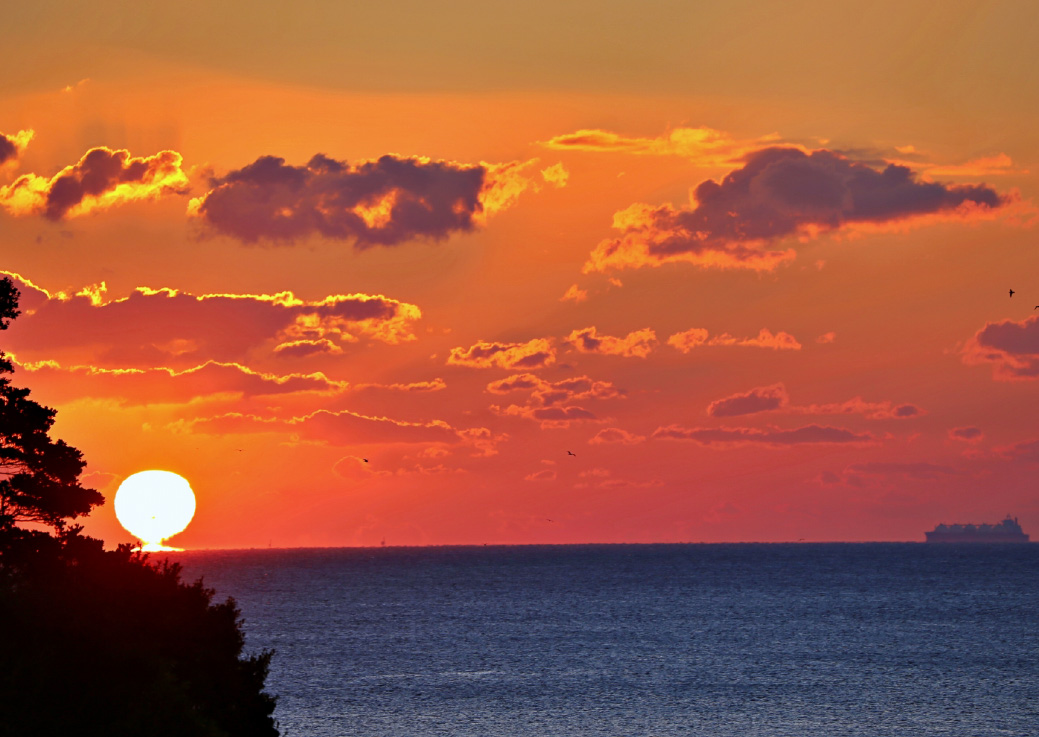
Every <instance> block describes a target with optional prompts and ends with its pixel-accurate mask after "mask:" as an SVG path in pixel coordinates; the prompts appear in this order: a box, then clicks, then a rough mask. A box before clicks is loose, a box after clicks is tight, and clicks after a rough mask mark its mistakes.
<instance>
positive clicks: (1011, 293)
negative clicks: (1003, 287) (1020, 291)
mask: <svg viewBox="0 0 1039 737" xmlns="http://www.w3.org/2000/svg"><path fill="white" fill-rule="evenodd" d="M1010 296H1011V297H1013V296H1014V290H1013V289H1011V290H1010Z"/></svg>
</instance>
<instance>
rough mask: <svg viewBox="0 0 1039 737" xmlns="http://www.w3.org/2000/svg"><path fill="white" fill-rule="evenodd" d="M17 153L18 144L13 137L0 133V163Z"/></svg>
mask: <svg viewBox="0 0 1039 737" xmlns="http://www.w3.org/2000/svg"><path fill="white" fill-rule="evenodd" d="M17 155H18V146H17V144H16V143H15V141H14V138H8V137H7V136H5V135H4V134H3V133H0V164H3V163H5V162H7V161H10V160H11V159H13V158H15V157H16V156H17Z"/></svg>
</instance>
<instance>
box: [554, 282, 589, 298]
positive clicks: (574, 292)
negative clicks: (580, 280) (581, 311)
mask: <svg viewBox="0 0 1039 737" xmlns="http://www.w3.org/2000/svg"><path fill="white" fill-rule="evenodd" d="M586 299H588V290H586V289H579V288H578V286H577V285H576V284H571V285H570V288H569V289H567V290H566V292H564V293H563V296H562V297H560V298H559V301H560V302H584V301H585V300H586Z"/></svg>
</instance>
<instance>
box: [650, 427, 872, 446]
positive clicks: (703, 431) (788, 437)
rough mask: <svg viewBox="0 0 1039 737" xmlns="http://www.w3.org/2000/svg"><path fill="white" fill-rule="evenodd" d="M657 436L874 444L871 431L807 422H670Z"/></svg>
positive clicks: (719, 441) (706, 441)
mask: <svg viewBox="0 0 1039 737" xmlns="http://www.w3.org/2000/svg"><path fill="white" fill-rule="evenodd" d="M652 437H653V438H654V439H663V440H688V441H692V442H695V443H699V444H700V445H748V444H755V445H774V446H790V445H803V444H815V443H871V442H873V441H874V440H875V438H874V436H873V435H871V434H870V433H854V432H852V431H850V430H845V429H843V428H839V427H826V426H821V425H805V426H804V427H798V428H795V429H793V430H781V429H779V428H768V429H766V430H761V429H758V428H754V427H720V428H709V427H691V428H687V427H681V426H680V425H668V426H667V427H658V428H657V429H656V430H654V431H653V435H652Z"/></svg>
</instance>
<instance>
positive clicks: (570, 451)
mask: <svg viewBox="0 0 1039 737" xmlns="http://www.w3.org/2000/svg"><path fill="white" fill-rule="evenodd" d="M566 454H567V455H568V456H576V455H577V453H574V452H573V451H572V450H568V451H567V452H566Z"/></svg>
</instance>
